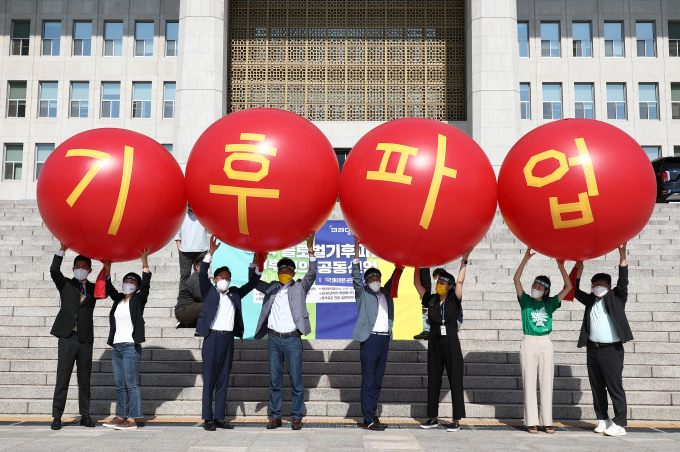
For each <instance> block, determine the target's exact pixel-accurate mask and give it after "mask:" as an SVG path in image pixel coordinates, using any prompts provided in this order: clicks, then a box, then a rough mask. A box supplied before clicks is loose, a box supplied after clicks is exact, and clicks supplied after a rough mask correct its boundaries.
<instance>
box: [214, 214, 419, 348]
mask: <svg viewBox="0 0 680 452" xmlns="http://www.w3.org/2000/svg"><path fill="white" fill-rule="evenodd" d="M314 251H315V254H316V257H317V265H318V269H317V274H316V283H315V284H314V285H313V286H312V289H311V290H310V292H309V295H308V297H307V311H308V312H309V320H310V323H311V325H312V332H311V333H310V334H309V335H307V336H304V339H351V337H352V330H353V329H354V324H355V323H356V320H357V308H356V303H355V300H354V287H353V284H352V260H353V259H354V252H355V251H354V238H353V237H352V233H351V232H350V230H349V228H348V227H347V224H346V223H345V221H344V220H329V221H327V222H326V223H325V224H324V226H323V227H322V228H321V229H320V230H319V231H317V233H316V240H315V245H314ZM360 256H361V272H362V275H363V272H364V271H365V270H366V269H367V268H369V267H377V268H378V269H380V271H381V272H382V275H383V277H382V281H383V284H385V283H386V282H387V280H388V279H389V277H390V275H391V274H392V271H393V270H394V265H392V264H391V263H389V262H386V261H384V260H382V259H380V258H379V257H377V256H376V255H374V254H372V253H371V252H369V251H368V250H366V249H365V248H364V247H363V246H362V247H361V250H360ZM284 257H288V258H290V259H292V260H293V261H295V264H296V267H297V272H296V274H295V279H299V278H302V277H303V276H304V275H305V273H306V272H307V270H308V269H309V255H308V254H307V245H306V244H305V243H301V244H299V245H298V246H295V247H293V248H288V249H286V250H282V251H277V252H273V253H270V254H269V256H268V258H267V261H266V262H265V269H264V272H263V273H262V281H266V282H270V281H276V280H277V279H278V276H277V267H276V264H277V262H278V261H279V259H282V258H284ZM252 260H253V253H250V252H247V251H242V250H239V249H236V248H232V247H230V246H228V245H226V244H224V243H223V244H222V245H221V246H220V248H219V249H218V250H217V252H216V253H215V259H214V261H213V268H218V267H221V266H223V265H226V266H228V267H229V268H230V269H231V272H232V281H231V283H232V285H234V286H241V285H243V284H245V283H246V281H247V277H248V265H249V264H250V263H251V262H252ZM362 284H363V282H362ZM263 298H264V295H263V294H262V293H260V292H258V291H257V290H255V291H253V292H251V293H250V294H249V295H248V296H246V297H245V298H244V299H243V302H242V305H243V322H244V324H245V335H244V338H246V339H252V338H253V335H254V334H255V328H256V327H257V321H258V319H259V317H260V311H261V308H262V300H263ZM422 329H423V322H422V315H421V308H420V299H419V297H418V293H417V292H416V290H415V287H414V286H413V269H412V268H407V269H405V270H404V274H403V275H402V277H401V283H400V286H399V298H397V299H395V300H394V329H393V336H394V339H413V336H414V335H415V334H418V333H419V332H420V331H422Z"/></svg>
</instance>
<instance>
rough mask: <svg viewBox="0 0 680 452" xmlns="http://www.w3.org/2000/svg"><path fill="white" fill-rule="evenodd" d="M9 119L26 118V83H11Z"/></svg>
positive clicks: (8, 107)
mask: <svg viewBox="0 0 680 452" xmlns="http://www.w3.org/2000/svg"><path fill="white" fill-rule="evenodd" d="M7 117H8V118H25V117H26V82H9V105H8V106H7Z"/></svg>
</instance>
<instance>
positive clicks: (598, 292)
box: [593, 286, 609, 298]
mask: <svg viewBox="0 0 680 452" xmlns="http://www.w3.org/2000/svg"><path fill="white" fill-rule="evenodd" d="M607 292H609V289H607V288H606V287H602V286H596V287H593V293H594V294H595V296H596V297H597V298H602V297H604V296H605V294H606V293H607Z"/></svg>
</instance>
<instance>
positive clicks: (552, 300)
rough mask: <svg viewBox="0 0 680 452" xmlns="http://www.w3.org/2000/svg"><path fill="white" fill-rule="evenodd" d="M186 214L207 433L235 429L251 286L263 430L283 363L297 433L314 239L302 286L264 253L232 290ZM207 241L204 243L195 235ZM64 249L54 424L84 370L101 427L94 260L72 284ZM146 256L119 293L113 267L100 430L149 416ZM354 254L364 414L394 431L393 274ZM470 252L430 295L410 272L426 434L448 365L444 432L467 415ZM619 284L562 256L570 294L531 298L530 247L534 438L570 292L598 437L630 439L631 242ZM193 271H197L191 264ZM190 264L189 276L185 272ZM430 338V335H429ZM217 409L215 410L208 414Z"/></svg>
mask: <svg viewBox="0 0 680 452" xmlns="http://www.w3.org/2000/svg"><path fill="white" fill-rule="evenodd" d="M201 229H202V227H201V226H200V224H199V223H198V221H197V220H196V218H195V216H194V215H193V213H192V212H191V210H190V209H189V212H188V213H187V219H186V220H185V223H184V225H183V226H182V229H181V230H180V232H179V233H178V236H177V237H176V239H177V240H178V243H177V245H178V250H179V254H180V268H181V271H182V279H183V283H181V285H180V291H179V296H178V302H177V306H176V307H175V315H176V318H177V320H178V325H177V326H178V327H188V328H195V330H196V331H195V335H197V336H200V337H203V346H202V351H201V353H202V359H203V395H202V399H203V403H202V405H203V408H202V417H203V419H204V421H205V422H204V428H205V429H206V430H209V431H215V430H216V429H217V428H221V429H230V428H233V426H232V425H231V424H230V423H228V422H226V421H225V416H226V413H225V410H226V400H227V390H228V382H229V374H230V372H231V368H232V364H233V358H234V338H241V339H242V338H243V333H244V322H243V314H242V299H243V298H244V297H245V296H246V295H248V294H249V293H250V292H251V291H253V290H257V291H259V292H261V293H262V294H264V300H263V303H262V310H261V312H260V316H259V319H258V322H257V326H256V329H255V336H254V337H255V339H262V338H264V337H266V338H267V339H268V340H267V348H268V358H269V371H270V384H269V390H270V400H269V407H270V422H269V424H268V425H267V428H268V429H276V428H278V427H281V425H282V421H281V419H282V413H281V405H282V380H283V367H284V363H285V365H286V367H287V369H288V375H289V377H290V383H291V387H292V413H291V414H292V416H291V417H292V423H291V424H292V429H293V430H299V429H301V428H302V419H303V415H304V407H305V403H304V385H303V380H302V350H303V345H302V336H304V335H307V334H309V333H310V332H311V325H310V321H309V312H308V311H307V307H306V300H307V295H308V293H309V291H310V289H311V287H312V285H313V284H314V282H315V280H316V271H317V262H316V257H315V255H314V233H313V232H312V233H310V234H309V235H308V236H307V237H306V243H307V248H308V252H309V266H308V269H307V272H306V273H305V275H304V276H303V277H302V278H301V279H297V280H296V279H295V274H296V264H295V262H294V261H293V260H291V259H289V258H283V259H281V260H279V261H278V263H277V269H278V278H277V280H274V281H271V282H265V281H262V280H261V276H262V273H261V272H260V270H259V269H258V267H257V262H258V257H259V256H258V254H257V253H256V254H255V255H254V257H253V262H252V263H251V264H250V266H249V268H248V281H247V283H246V284H244V285H243V286H241V287H235V286H232V285H231V279H232V275H231V270H230V269H229V268H228V267H226V266H222V267H219V268H216V269H213V272H212V277H211V276H210V274H209V269H210V266H211V263H212V259H213V257H214V254H215V252H216V251H217V249H218V248H219V246H220V244H219V243H217V240H216V238H215V237H212V238H211V240H210V242H209V243H208V242H207V240H206V237H205V230H203V232H201ZM201 235H202V236H203V240H204V241H205V242H206V244H208V246H207V249H206V250H201V248H202V247H203V244H202V242H201V240H200V236H201ZM66 249H67V248H66V246H63V245H62V247H61V250H60V251H59V252H58V253H57V255H55V257H54V260H53V263H52V266H51V268H50V273H51V275H52V279H53V280H54V282H55V284H56V286H57V289H58V290H59V294H60V298H61V308H60V310H59V313H58V314H57V317H56V319H55V322H54V327H53V328H52V331H51V334H53V335H54V336H56V337H58V338H59V343H58V366H57V379H56V385H55V391H54V402H53V410H52V416H53V417H54V421H53V423H52V429H53V430H58V429H60V428H61V417H62V414H63V412H64V407H65V404H66V394H67V391H68V384H69V379H70V376H71V372H72V371H73V365H74V363H77V376H78V387H79V408H80V414H81V419H80V425H84V426H86V427H94V426H95V423H94V422H93V421H92V419H91V417H90V413H89V404H90V373H91V369H92V344H93V342H94V334H93V318H92V315H93V311H94V307H95V303H96V299H95V294H94V288H95V285H94V284H93V283H91V282H89V281H88V279H87V278H88V275H89V274H90V273H91V271H92V262H91V260H90V259H89V258H87V257H84V256H77V257H76V258H75V259H74V265H73V272H74V277H73V278H67V277H65V276H64V275H63V274H62V272H61V270H60V267H61V264H62V260H63V256H64V253H65V251H66ZM150 251H151V250H150V249H147V250H144V251H143V252H141V253H140V254H141V258H142V267H143V272H142V276H140V275H138V274H136V273H128V274H126V275H125V276H124V277H123V281H122V292H118V290H117V289H116V288H115V287H114V286H113V284H112V283H111V279H110V272H111V264H110V263H108V262H104V267H105V268H106V273H107V280H106V296H107V297H110V298H111V299H112V301H113V305H112V307H111V311H110V313H109V323H110V332H109V339H108V342H107V343H108V345H110V346H111V347H113V356H112V363H113V374H114V380H115V383H116V391H117V396H118V404H117V416H116V417H115V418H113V419H112V420H111V421H109V422H107V423H105V424H104V426H105V427H111V428H115V429H134V428H136V427H137V424H136V420H137V419H140V418H141V417H142V401H141V394H140V390H139V361H140V358H141V344H142V343H143V342H144V340H145V337H144V319H143V314H144V307H145V305H146V302H147V299H148V296H149V288H150V282H151V273H150V271H149V265H148V255H149V253H150ZM355 251H356V254H355V259H354V261H353V263H352V272H351V273H352V281H353V286H354V293H355V299H356V306H357V311H358V316H357V322H356V325H355V327H354V330H353V333H352V339H354V340H356V341H358V342H359V343H360V360H361V410H362V413H363V418H364V423H363V428H365V429H368V430H376V431H382V430H385V429H386V428H387V425H386V424H384V423H381V422H380V419H379V417H378V416H377V408H378V400H379V398H380V392H381V388H382V381H383V377H384V375H385V367H386V363H387V356H388V353H389V343H390V340H391V339H392V331H393V323H394V302H393V300H392V298H391V297H390V293H391V288H392V283H393V281H394V276H395V274H396V273H397V272H401V270H400V269H396V268H395V270H394V273H393V274H392V276H391V277H390V278H389V279H388V280H387V281H386V282H385V284H383V283H382V274H381V272H380V270H378V269H377V268H368V269H366V270H365V271H364V272H363V274H362V272H361V263H360V259H359V256H360V244H359V241H358V240H357V239H356V237H355ZM471 252H472V248H470V249H468V250H467V251H466V252H465V254H464V255H463V258H462V260H461V266H460V270H459V273H458V279H457V280H456V278H455V277H454V276H453V275H451V274H450V273H448V272H447V271H446V270H444V269H436V270H435V272H434V273H435V277H436V278H435V280H434V286H435V287H434V293H433V291H432V285H433V284H432V281H431V279H430V275H429V269H415V272H414V284H415V287H416V289H417V291H418V294H419V296H420V299H421V303H422V308H423V310H424V312H425V314H424V317H425V318H424V325H425V326H426V327H427V328H426V330H429V331H424V332H423V333H421V335H423V336H425V337H427V340H428V352H427V357H428V362H427V374H428V387H427V417H428V419H427V421H426V422H425V423H423V424H421V427H422V428H428V429H429V428H436V427H438V426H439V421H438V411H439V399H440V392H441V386H442V377H443V372H444V370H446V373H447V375H448V379H449V387H450V391H451V404H452V418H453V422H451V423H449V424H447V425H446V428H447V430H448V431H457V430H459V429H460V420H461V419H463V418H464V417H465V416H466V415H465V401H464V391H463V374H464V361H463V353H462V351H461V346H460V341H459V339H458V329H459V328H460V326H461V324H462V306H461V305H462V299H463V284H464V281H465V273H466V268H467V262H468V258H469V256H470V253H471ZM619 253H620V266H619V280H618V282H617V285H616V287H615V288H613V289H612V287H611V276H610V275H607V274H604V273H599V274H597V275H595V276H594V277H593V278H592V280H591V283H592V287H591V288H592V291H591V292H590V293H586V292H584V291H582V290H580V288H579V282H580V276H581V273H582V271H583V264H582V263H578V264H577V266H578V279H577V280H576V285H575V287H572V283H571V281H570V279H569V277H568V275H567V273H566V270H565V269H564V262H562V261H558V262H557V264H558V268H559V270H560V272H561V274H562V276H563V278H564V288H563V289H562V291H561V292H559V293H558V294H557V295H555V296H552V297H551V296H550V291H551V282H550V279H549V278H548V277H547V276H538V277H536V278H535V280H534V283H533V284H532V287H531V293H530V294H527V293H526V292H525V291H524V289H523V287H522V283H521V282H520V278H521V275H522V272H523V271H524V267H525V266H526V263H527V262H528V260H529V259H530V258H531V257H532V256H533V255H534V253H531V249H528V250H527V252H526V254H525V256H524V259H523V260H522V263H521V264H520V266H519V268H518V269H517V272H516V274H515V278H514V282H515V288H516V290H517V299H518V302H519V304H520V308H521V317H522V326H523V332H524V338H523V340H522V344H521V349H520V361H521V371H522V381H523V388H524V422H525V425H526V426H527V429H528V431H529V433H537V431H538V424H539V414H538V406H537V400H536V389H537V387H536V381H537V380H538V382H539V384H540V394H541V413H540V421H541V425H542V426H543V428H544V431H545V432H546V433H554V431H555V430H554V428H553V426H552V388H553V378H554V358H553V347H552V343H551V341H550V336H549V335H550V333H551V331H552V315H553V313H554V312H555V311H556V310H557V309H558V308H560V306H561V302H562V300H563V299H564V298H565V297H566V296H567V294H568V293H569V292H570V291H571V290H572V289H575V298H576V299H577V300H578V301H579V302H581V303H582V304H584V305H585V306H586V310H585V314H584V319H583V325H582V327H581V335H580V338H579V341H578V347H584V346H586V347H587V367H588V376H589V379H590V385H591V389H592V393H593V404H594V408H595V413H596V415H597V419H598V425H597V427H596V428H595V431H596V432H599V433H602V432H603V433H605V434H607V435H610V436H620V435H625V433H626V432H625V426H626V397H625V392H624V390H623V384H622V371H623V357H624V350H623V345H622V343H624V342H626V341H629V340H632V339H633V337H632V333H631V330H630V326H629V325H628V321H627V319H626V314H625V304H626V300H627V295H628V292H627V285H628V271H627V269H628V267H627V262H626V244H625V243H624V244H623V245H622V246H621V247H620V248H619ZM192 266H193V267H194V268H195V270H196V271H195V272H194V273H193V274H191V267H192ZM187 269H188V271H187ZM426 333H427V334H426ZM607 393H609V396H610V397H611V399H612V402H613V405H614V414H615V416H614V418H613V419H610V418H609V416H608V405H607ZM213 405H214V408H213Z"/></svg>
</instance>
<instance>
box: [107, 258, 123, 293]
mask: <svg viewBox="0 0 680 452" xmlns="http://www.w3.org/2000/svg"><path fill="white" fill-rule="evenodd" d="M102 264H103V265H104V268H105V269H106V296H107V297H110V298H111V299H112V300H113V301H114V303H118V302H119V301H120V300H122V299H124V298H125V295H123V294H122V293H120V292H118V291H117V290H116V288H115V286H114V285H113V283H112V282H111V262H109V261H102Z"/></svg>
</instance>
